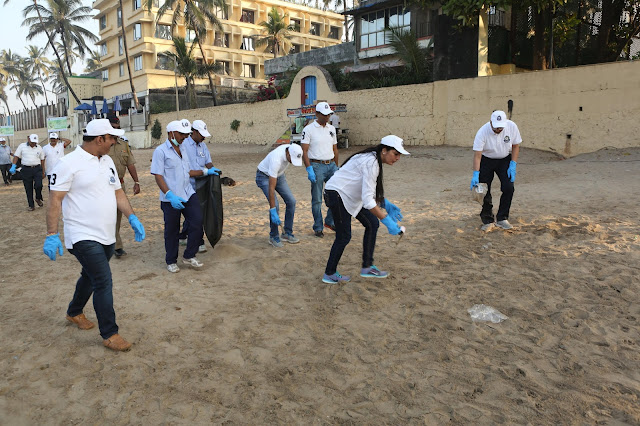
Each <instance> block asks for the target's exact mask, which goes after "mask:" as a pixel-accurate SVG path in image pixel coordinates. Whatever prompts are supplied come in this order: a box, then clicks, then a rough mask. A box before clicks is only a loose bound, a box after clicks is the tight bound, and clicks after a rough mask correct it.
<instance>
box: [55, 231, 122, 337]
mask: <svg viewBox="0 0 640 426" xmlns="http://www.w3.org/2000/svg"><path fill="white" fill-rule="evenodd" d="M113 246H114V245H113V244H111V245H108V246H105V245H103V244H100V243H99V242H97V241H89V240H84V241H78V242H77V243H75V244H74V245H73V249H71V250H69V253H71V254H73V255H74V256H75V257H76V259H78V262H80V265H82V272H81V273H80V278H78V281H77V282H76V291H75V293H74V294H73V299H72V300H71V303H69V308H67V315H69V316H70V317H75V316H76V315H80V314H81V313H82V311H83V309H84V307H85V305H86V304H87V302H88V301H89V298H90V297H91V294H93V309H95V311H96V317H98V327H99V328H100V336H102V338H103V339H108V338H109V337H111V336H113V335H114V334H117V333H118V324H116V313H115V311H114V310H113V293H112V287H113V282H112V280H111V268H110V267H109V260H110V259H111V256H113V251H114V248H113Z"/></svg>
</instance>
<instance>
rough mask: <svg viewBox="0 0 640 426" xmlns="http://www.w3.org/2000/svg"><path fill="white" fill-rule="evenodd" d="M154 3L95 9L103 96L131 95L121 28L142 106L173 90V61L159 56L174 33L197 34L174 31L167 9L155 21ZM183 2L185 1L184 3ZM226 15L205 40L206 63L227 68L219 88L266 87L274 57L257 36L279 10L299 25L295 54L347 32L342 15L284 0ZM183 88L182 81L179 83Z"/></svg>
mask: <svg viewBox="0 0 640 426" xmlns="http://www.w3.org/2000/svg"><path fill="white" fill-rule="evenodd" d="M162 1H163V0H154V2H153V7H152V9H151V10H150V11H149V10H146V9H145V7H144V4H145V3H146V1H145V0H123V1H122V9H121V8H120V4H119V1H118V0H96V1H94V3H93V8H94V9H97V10H99V13H98V14H97V15H96V16H95V19H97V20H98V22H99V31H100V32H99V35H100V41H99V42H98V43H97V45H98V49H99V51H100V53H101V58H102V64H103V69H102V80H103V82H102V84H103V93H104V96H105V98H107V99H108V100H111V101H112V100H113V99H114V98H115V96H119V97H120V99H121V100H122V99H129V98H130V97H131V93H130V92H131V88H130V85H129V75H128V72H127V64H126V56H125V52H124V41H123V39H122V25H124V28H125V37H126V44H127V48H128V51H129V60H130V66H131V73H132V75H133V83H134V86H135V89H136V93H137V94H138V97H139V98H140V99H141V100H142V102H143V103H144V100H145V98H146V97H147V96H148V94H149V91H150V90H153V89H161V88H168V87H173V86H174V84H175V74H174V71H173V63H172V62H171V63H169V62H170V61H169V60H167V59H166V57H164V56H162V55H159V54H160V53H162V52H164V51H167V50H172V48H173V42H172V37H173V35H176V36H180V37H184V38H185V39H186V40H187V42H188V41H190V40H193V38H194V34H193V31H190V30H188V29H187V28H186V26H185V25H184V24H179V25H177V26H176V28H175V29H174V31H173V32H172V30H171V21H172V17H173V12H172V11H167V12H166V13H165V14H164V16H162V18H161V19H160V20H159V21H158V22H157V23H156V18H157V11H158V6H159V4H162ZM180 3H182V2H180ZM227 5H228V8H227V10H226V11H222V10H218V11H217V16H218V18H219V19H220V22H221V24H222V31H220V30H219V29H217V28H214V27H213V26H212V25H208V27H207V34H206V36H204V37H202V36H201V37H202V39H201V42H202V45H203V48H204V50H205V55H206V59H207V61H208V62H217V63H219V64H220V65H221V66H222V67H223V71H222V73H221V74H220V75H216V78H215V82H216V84H217V85H221V86H234V87H251V86H252V85H256V84H262V83H264V81H265V80H264V79H265V77H264V61H265V60H267V59H270V58H273V53H271V52H269V51H268V50H267V48H266V47H257V46H256V44H255V37H256V36H260V35H263V34H264V33H263V27H262V26H261V25H259V24H260V23H261V22H263V21H267V19H268V16H267V15H268V13H269V11H270V10H271V8H272V7H276V8H277V10H278V11H279V12H280V14H281V15H284V16H286V17H285V22H287V23H289V24H293V25H295V26H296V27H297V28H299V31H294V32H292V33H291V42H292V43H293V47H292V49H291V51H292V52H304V51H308V50H312V49H318V48H322V47H326V46H332V45H335V44H339V43H340V42H341V41H340V40H341V38H342V33H343V28H344V25H343V23H344V17H343V16H342V15H339V14H337V13H333V12H326V11H322V10H319V9H314V8H310V7H307V6H302V5H298V4H295V3H290V2H285V1H280V0H228V1H227ZM194 56H195V57H196V58H202V55H201V52H200V49H198V48H196V49H195V50H194ZM178 84H179V85H183V84H184V83H183V82H180V81H178ZM196 84H203V85H205V84H208V79H204V80H196Z"/></svg>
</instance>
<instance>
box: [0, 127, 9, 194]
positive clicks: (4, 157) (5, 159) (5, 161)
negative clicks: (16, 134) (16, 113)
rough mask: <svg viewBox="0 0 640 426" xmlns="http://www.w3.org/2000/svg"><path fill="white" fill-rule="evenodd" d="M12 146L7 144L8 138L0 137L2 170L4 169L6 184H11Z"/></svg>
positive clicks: (0, 169) (3, 175) (3, 176)
mask: <svg viewBox="0 0 640 426" xmlns="http://www.w3.org/2000/svg"><path fill="white" fill-rule="evenodd" d="M10 167H11V147H10V146H9V145H8V144H7V140H6V139H5V138H3V137H0V171H2V180H3V181H4V184H5V185H10V184H11V173H9V168H10Z"/></svg>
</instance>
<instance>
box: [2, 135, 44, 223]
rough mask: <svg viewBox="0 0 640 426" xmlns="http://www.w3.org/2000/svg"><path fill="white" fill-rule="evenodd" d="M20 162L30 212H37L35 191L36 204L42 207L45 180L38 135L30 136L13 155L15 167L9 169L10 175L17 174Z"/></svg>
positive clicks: (42, 155)
mask: <svg viewBox="0 0 640 426" xmlns="http://www.w3.org/2000/svg"><path fill="white" fill-rule="evenodd" d="M18 160H20V164H21V165H22V169H21V170H20V174H21V175H22V184H23V185H24V190H25V192H26V193H27V203H28V204H29V211H33V210H35V204H34V202H33V191H34V190H35V193H36V201H35V202H36V203H38V206H40V207H42V206H43V205H44V203H43V202H42V179H44V170H43V167H44V153H43V152H42V147H41V146H40V145H39V144H38V135H36V134H35V133H32V134H30V135H29V138H28V142H25V143H22V144H20V145H18V149H16V152H15V153H14V154H13V165H12V166H11V168H10V169H9V173H11V174H15V172H16V167H17V164H18Z"/></svg>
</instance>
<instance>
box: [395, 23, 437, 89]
mask: <svg viewBox="0 0 640 426" xmlns="http://www.w3.org/2000/svg"><path fill="white" fill-rule="evenodd" d="M388 31H389V32H390V34H389V36H388V37H390V42H389V45H390V46H391V48H392V49H393V51H394V52H395V54H396V55H398V56H399V57H400V59H401V60H402V62H403V63H404V66H405V70H406V71H407V73H408V75H410V76H411V77H412V80H414V81H413V82H414V83H427V82H430V81H433V60H432V58H433V55H432V51H433V45H431V46H430V47H429V48H423V47H420V45H419V44H418V38H417V37H416V34H415V33H414V32H413V30H411V31H406V30H402V29H398V28H394V27H391V28H388Z"/></svg>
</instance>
